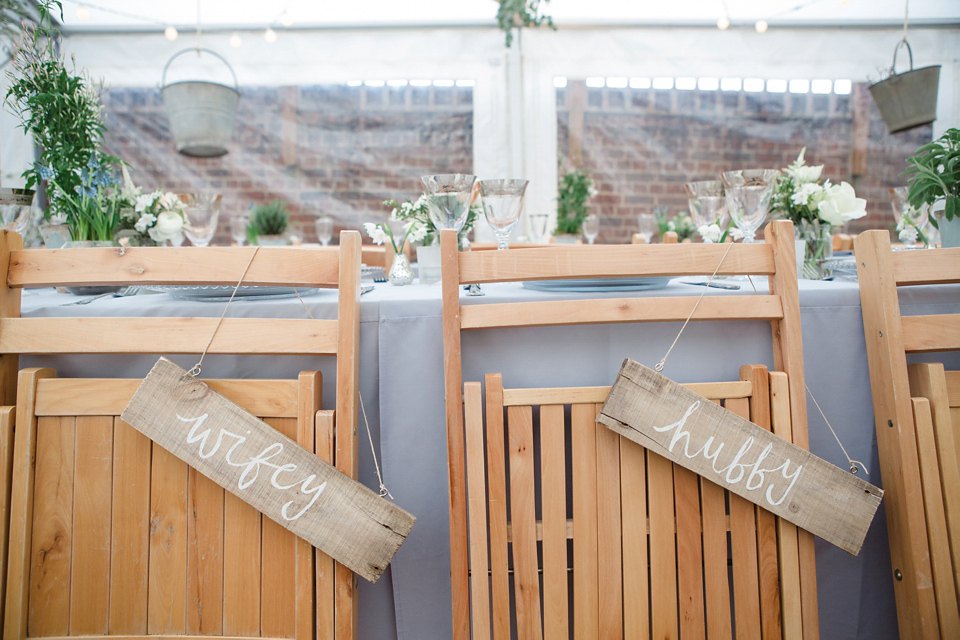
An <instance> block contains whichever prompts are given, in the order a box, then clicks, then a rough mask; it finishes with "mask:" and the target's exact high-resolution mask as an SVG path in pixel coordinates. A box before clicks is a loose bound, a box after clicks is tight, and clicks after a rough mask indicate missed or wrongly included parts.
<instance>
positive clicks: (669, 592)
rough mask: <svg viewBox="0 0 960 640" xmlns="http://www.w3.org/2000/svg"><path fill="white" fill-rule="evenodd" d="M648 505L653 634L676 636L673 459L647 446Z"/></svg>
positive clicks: (677, 603) (676, 596) (665, 636)
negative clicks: (670, 459)
mask: <svg viewBox="0 0 960 640" xmlns="http://www.w3.org/2000/svg"><path fill="white" fill-rule="evenodd" d="M647 487H648V491H649V495H648V497H647V501H648V504H649V509H650V618H651V627H652V628H653V637H654V638H676V637H679V633H680V628H679V617H678V616H679V614H680V612H679V607H680V603H679V598H678V591H677V529H676V510H675V499H674V493H673V463H672V462H670V461H669V460H667V459H666V458H664V457H663V456H661V455H659V454H657V453H655V452H654V451H653V450H651V449H650V448H649V447H648V448H647Z"/></svg>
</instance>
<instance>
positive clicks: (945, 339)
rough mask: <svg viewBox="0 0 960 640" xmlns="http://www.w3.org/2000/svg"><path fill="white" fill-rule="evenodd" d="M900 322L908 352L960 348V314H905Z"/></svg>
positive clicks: (904, 346)
mask: <svg viewBox="0 0 960 640" xmlns="http://www.w3.org/2000/svg"><path fill="white" fill-rule="evenodd" d="M900 323H901V326H902V327H903V349H904V351H906V352H907V353H929V352H931V351H956V350H957V349H960V315H957V314H953V315H945V314H943V315H930V316H903V317H901V318H900Z"/></svg>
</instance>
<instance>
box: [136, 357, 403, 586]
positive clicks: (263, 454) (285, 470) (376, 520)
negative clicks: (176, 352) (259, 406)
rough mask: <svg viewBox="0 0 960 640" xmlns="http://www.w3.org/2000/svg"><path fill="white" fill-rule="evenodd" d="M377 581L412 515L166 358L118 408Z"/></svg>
mask: <svg viewBox="0 0 960 640" xmlns="http://www.w3.org/2000/svg"><path fill="white" fill-rule="evenodd" d="M120 417H121V418H123V420H125V421H126V422H127V423H129V424H130V425H131V426H133V427H134V428H135V429H137V430H138V431H140V432H141V433H143V434H144V435H145V436H147V437H148V438H150V439H151V440H153V441H154V442H156V443H157V444H159V445H160V446H162V447H163V448H164V449H166V450H167V451H169V452H170V453H172V454H173V455H175V456H177V457H178V458H180V459H181V460H183V461H184V462H186V463H187V464H189V465H190V466H191V467H193V468H195V469H196V470H197V471H199V472H200V473H202V474H203V475H205V476H207V477H208V478H210V479H211V480H213V481H214V482H216V483H217V484H218V485H220V486H221V487H223V488H224V489H226V490H227V491H229V492H230V493H232V494H234V495H235V496H237V497H238V498H240V499H241V500H243V501H244V502H246V503H248V504H249V505H251V506H252V507H253V508H255V509H257V510H258V511H260V512H261V513H263V514H264V515H265V516H267V517H269V518H271V519H272V520H274V521H276V522H277V523H279V524H280V525H281V526H283V527H285V528H287V529H289V530H290V531H292V532H293V533H295V534H296V535H298V536H300V537H301V538H303V539H304V540H306V541H307V542H309V543H310V544H312V545H313V546H315V547H317V548H318V549H320V550H321V551H323V552H325V553H327V554H328V555H329V556H331V557H332V558H333V559H334V560H336V561H338V562H340V563H341V564H343V565H345V566H347V567H349V568H350V569H352V570H353V571H354V572H356V573H357V574H359V575H361V576H363V577H364V578H366V579H367V580H370V581H371V582H376V581H377V579H378V578H379V577H380V574H382V573H383V570H384V569H385V568H386V567H387V565H388V564H389V563H390V561H391V559H393V556H394V554H395V553H396V552H397V549H399V548H400V545H401V544H403V541H404V540H405V539H406V537H407V534H409V533H410V529H412V528H413V523H414V521H415V518H414V517H413V516H411V515H410V514H409V513H407V512H406V511H404V510H403V509H401V508H399V507H397V506H396V505H394V504H391V503H390V502H387V501H386V500H384V499H383V498H381V497H380V496H378V495H377V494H376V493H374V492H373V491H371V490H370V489H368V488H367V487H365V486H363V485H362V484H360V483H359V482H357V481H355V480H353V479H352V478H350V477H348V476H347V475H345V474H343V473H342V472H341V471H339V470H337V469H336V468H334V467H332V466H330V465H329V464H327V463H326V462H324V461H323V460H321V459H320V458H318V457H317V456H315V455H314V454H313V453H311V452H310V451H307V450H306V449H304V448H303V447H301V446H300V445H299V444H297V443H296V442H294V441H293V440H291V439H290V438H288V437H286V436H285V435H283V434H282V433H280V432H279V431H277V430H275V429H273V428H272V427H270V425H268V424H266V423H265V422H262V421H261V420H259V419H258V418H256V417H255V416H253V415H251V414H249V413H248V412H246V411H244V410H243V409H241V408H240V407H238V406H237V405H235V404H234V403H232V402H230V401H229V400H227V399H226V398H224V397H223V396H222V395H220V394H218V393H216V392H215V391H213V390H212V389H210V387H208V386H207V385H205V384H204V383H203V382H201V381H199V380H196V379H195V378H193V377H191V376H190V375H188V374H187V372H186V371H184V370H183V369H181V368H180V367H178V366H177V365H175V364H174V363H172V362H170V361H169V360H167V359H166V358H160V360H158V361H157V364H155V365H154V366H153V369H152V370H151V371H150V373H149V374H147V377H146V378H144V381H143V382H142V383H141V384H140V387H139V388H138V389H137V392H136V393H135V394H134V395H133V398H131V400H130V403H129V404H128V405H127V406H126V408H125V409H124V410H123V413H122V414H121V416H120Z"/></svg>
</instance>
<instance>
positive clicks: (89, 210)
mask: <svg viewBox="0 0 960 640" xmlns="http://www.w3.org/2000/svg"><path fill="white" fill-rule="evenodd" d="M110 160H115V159H114V158H113V157H112V156H105V155H103V154H101V153H100V152H98V151H95V152H94V153H93V154H92V155H91V156H90V159H89V160H88V161H87V164H86V165H85V166H84V167H83V168H82V169H80V170H79V171H77V172H76V173H75V174H74V173H73V172H68V173H66V174H64V175H61V174H59V173H57V171H56V169H54V168H53V167H47V166H43V165H39V166H38V167H37V174H38V176H40V177H41V178H42V179H43V180H45V181H46V182H47V184H48V185H50V186H52V187H53V189H52V191H53V192H54V193H55V194H57V197H58V198H59V205H58V207H57V211H56V217H57V218H58V219H63V220H65V221H66V224H67V227H68V228H69V229H70V237H71V239H73V240H74V241H87V240H89V241H100V242H110V241H112V240H113V234H114V231H115V230H116V228H117V225H118V224H119V221H120V214H121V210H122V209H123V207H124V205H125V204H126V203H127V201H126V199H125V198H124V196H123V194H122V192H121V190H120V189H119V180H118V179H117V176H116V173H115V172H114V171H112V170H111V167H110V165H109V164H108V161H110ZM73 178H76V179H77V184H74V186H73V189H72V192H70V191H68V190H67V188H66V186H65V185H66V184H69V183H70V182H72V181H73ZM47 217H48V219H49V217H50V216H49V214H48V215H47Z"/></svg>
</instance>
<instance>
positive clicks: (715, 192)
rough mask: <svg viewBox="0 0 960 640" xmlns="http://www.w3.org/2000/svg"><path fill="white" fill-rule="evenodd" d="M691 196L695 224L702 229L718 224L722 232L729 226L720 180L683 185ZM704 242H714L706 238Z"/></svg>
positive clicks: (691, 208) (691, 209) (691, 213)
mask: <svg viewBox="0 0 960 640" xmlns="http://www.w3.org/2000/svg"><path fill="white" fill-rule="evenodd" d="M683 186H684V188H685V189H686V190H687V195H688V196H690V198H689V200H688V201H687V202H688V203H689V204H690V215H691V216H692V217H693V223H694V224H695V225H696V226H697V228H698V229H699V228H700V227H705V226H709V225H711V224H716V225H717V226H718V227H720V229H721V231H722V230H723V229H725V228H726V226H727V202H726V199H725V198H724V195H723V182H721V181H720V180H701V181H699V182H688V183H686V184H685V185H683ZM703 241H704V242H707V243H709V242H713V240H711V239H709V238H704V239H703Z"/></svg>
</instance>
